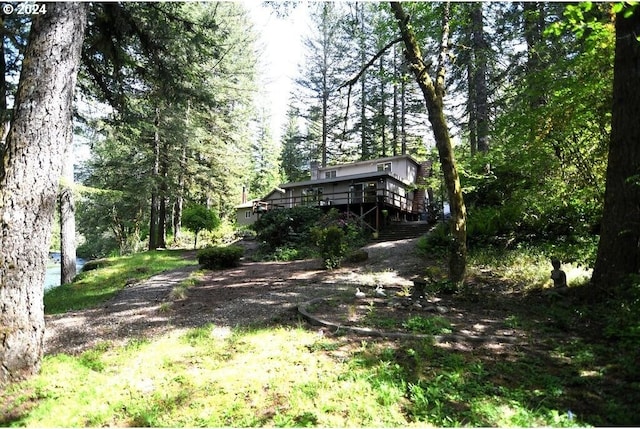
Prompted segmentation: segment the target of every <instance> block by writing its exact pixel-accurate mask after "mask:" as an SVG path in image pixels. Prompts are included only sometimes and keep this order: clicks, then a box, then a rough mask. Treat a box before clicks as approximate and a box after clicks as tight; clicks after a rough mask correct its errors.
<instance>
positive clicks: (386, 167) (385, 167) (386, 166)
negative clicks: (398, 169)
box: [378, 162, 391, 171]
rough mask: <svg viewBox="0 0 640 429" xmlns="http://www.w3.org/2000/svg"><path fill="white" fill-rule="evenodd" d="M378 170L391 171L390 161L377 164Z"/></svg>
mask: <svg viewBox="0 0 640 429" xmlns="http://www.w3.org/2000/svg"><path fill="white" fill-rule="evenodd" d="M378 171H391V163H390V162H383V163H380V164H378Z"/></svg>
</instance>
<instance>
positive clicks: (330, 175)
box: [324, 170, 336, 179]
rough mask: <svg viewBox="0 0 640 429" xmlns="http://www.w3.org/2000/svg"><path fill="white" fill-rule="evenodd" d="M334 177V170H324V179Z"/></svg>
mask: <svg viewBox="0 0 640 429" xmlns="http://www.w3.org/2000/svg"><path fill="white" fill-rule="evenodd" d="M335 177H336V170H329V171H325V172H324V178H325V179H333V178H335Z"/></svg>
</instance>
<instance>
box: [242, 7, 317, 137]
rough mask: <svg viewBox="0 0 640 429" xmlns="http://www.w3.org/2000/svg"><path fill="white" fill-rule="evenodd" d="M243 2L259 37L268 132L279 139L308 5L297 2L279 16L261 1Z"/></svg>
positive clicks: (299, 60)
mask: <svg viewBox="0 0 640 429" xmlns="http://www.w3.org/2000/svg"><path fill="white" fill-rule="evenodd" d="M243 4H244V5H245V7H246V8H247V10H248V11H249V15H250V17H251V19H252V20H253V22H254V25H255V30H256V32H257V33H258V35H259V37H260V40H259V42H258V46H259V47H260V48H259V51H260V52H262V55H261V56H260V58H259V60H260V66H259V70H260V73H261V74H262V79H263V82H264V86H265V90H266V94H265V96H264V97H265V101H266V102H265V103H264V105H265V107H266V108H267V109H268V113H270V114H271V135H272V136H273V137H274V139H276V141H279V138H280V135H281V134H282V128H283V127H284V125H285V121H286V114H287V107H288V106H287V104H288V101H289V94H290V93H291V91H292V89H293V80H294V79H295V78H296V76H297V74H298V69H299V66H300V65H302V61H303V57H304V54H303V46H302V45H303V44H302V39H303V37H304V35H305V34H306V33H307V31H308V29H309V18H308V15H307V7H306V4H305V3H298V6H297V7H295V8H294V9H293V10H292V11H291V12H290V13H289V15H288V16H287V17H286V18H279V17H277V16H276V15H275V13H273V12H272V10H271V9H270V8H269V7H265V6H263V5H262V2H256V1H255V0H253V1H249V0H244V1H243Z"/></svg>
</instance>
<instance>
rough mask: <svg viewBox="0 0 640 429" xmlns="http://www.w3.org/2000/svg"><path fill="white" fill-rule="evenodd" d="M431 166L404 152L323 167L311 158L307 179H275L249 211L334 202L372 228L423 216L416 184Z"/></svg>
mask: <svg viewBox="0 0 640 429" xmlns="http://www.w3.org/2000/svg"><path fill="white" fill-rule="evenodd" d="M430 166H431V164H430V163H429V162H424V163H418V162H417V161H416V160H415V159H413V158H412V157H411V156H409V155H399V156H393V157H385V158H378V159H372V160H367V161H358V162H354V163H350V164H342V165H332V166H327V167H318V165H317V163H312V165H311V179H310V180H305V181H302V182H291V183H285V184H282V185H280V186H279V187H278V188H275V189H274V190H273V191H272V192H270V193H269V194H268V195H266V196H265V197H264V198H262V199H260V200H259V201H254V202H253V212H254V213H255V214H256V215H257V216H259V214H260V213H261V212H263V211H266V210H274V209H278V208H291V207H295V206H300V205H304V206H318V207H320V208H323V209H326V210H328V209H330V208H332V207H335V208H336V209H338V210H340V211H343V212H348V213H351V214H352V215H354V216H357V217H359V218H360V219H361V220H362V221H364V222H365V224H366V225H367V226H369V228H371V230H373V231H375V232H377V231H379V230H380V228H381V227H382V226H383V225H384V223H386V222H388V221H391V220H418V219H420V218H422V217H423V215H424V213H425V212H426V209H425V208H426V204H425V191H424V189H420V188H418V187H417V186H416V185H418V184H420V183H421V180H423V179H424V178H425V177H427V176H428V174H429V170H430ZM238 207H240V206H238ZM245 216H246V214H245ZM247 219H248V218H247ZM238 222H239V223H240V219H239V220H238Z"/></svg>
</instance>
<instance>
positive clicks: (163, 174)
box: [156, 138, 169, 249]
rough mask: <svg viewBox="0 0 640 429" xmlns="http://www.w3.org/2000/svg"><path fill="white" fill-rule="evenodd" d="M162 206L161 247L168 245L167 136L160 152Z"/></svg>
mask: <svg viewBox="0 0 640 429" xmlns="http://www.w3.org/2000/svg"><path fill="white" fill-rule="evenodd" d="M159 178H160V208H159V210H158V239H157V241H156V244H157V246H158V247H159V248H161V249H166V247H167V204H168V202H169V196H168V194H169V184H168V181H169V144H168V140H167V139H166V138H165V139H164V141H163V143H162V153H161V154H160V176H159Z"/></svg>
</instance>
